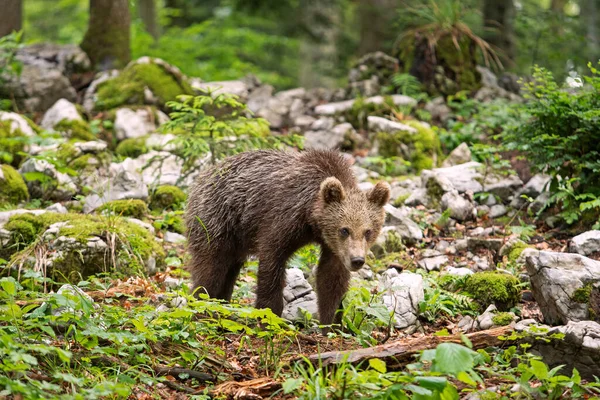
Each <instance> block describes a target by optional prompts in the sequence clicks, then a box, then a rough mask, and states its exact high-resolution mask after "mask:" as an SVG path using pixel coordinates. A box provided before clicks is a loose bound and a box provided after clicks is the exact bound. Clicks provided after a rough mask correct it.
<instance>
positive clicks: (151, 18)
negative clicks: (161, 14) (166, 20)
mask: <svg viewBox="0 0 600 400" xmlns="http://www.w3.org/2000/svg"><path fill="white" fill-rule="evenodd" d="M138 9H139V13H140V18H141V19H142V21H143V22H144V26H145V27H146V30H147V31H148V33H149V34H150V35H152V37H153V38H154V40H158V37H159V36H160V32H159V27H158V17H157V15H156V0H139V2H138Z"/></svg>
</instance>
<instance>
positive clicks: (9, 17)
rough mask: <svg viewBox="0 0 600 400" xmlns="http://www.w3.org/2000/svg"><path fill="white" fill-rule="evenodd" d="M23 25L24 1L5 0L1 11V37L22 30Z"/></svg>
mask: <svg viewBox="0 0 600 400" xmlns="http://www.w3.org/2000/svg"><path fill="white" fill-rule="evenodd" d="M22 26H23V1H22V0H4V1H3V2H2V12H1V13H0V37H2V36H6V35H9V34H11V33H12V32H13V31H20V30H21V28H22Z"/></svg>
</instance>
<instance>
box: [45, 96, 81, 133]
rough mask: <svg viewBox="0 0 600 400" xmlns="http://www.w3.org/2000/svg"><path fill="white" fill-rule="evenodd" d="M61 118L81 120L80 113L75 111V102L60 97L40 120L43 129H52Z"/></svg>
mask: <svg viewBox="0 0 600 400" xmlns="http://www.w3.org/2000/svg"><path fill="white" fill-rule="evenodd" d="M62 120H67V121H82V120H83V118H81V115H79V112H78V111H77V107H75V104H73V103H71V102H70V101H69V100H67V99H60V100H58V101H57V102H56V103H54V105H53V106H52V107H50V109H49V110H48V111H46V113H45V114H44V118H43V119H42V122H41V127H42V128H44V129H52V128H54V127H55V126H56V125H57V124H58V123H59V122H61V121H62Z"/></svg>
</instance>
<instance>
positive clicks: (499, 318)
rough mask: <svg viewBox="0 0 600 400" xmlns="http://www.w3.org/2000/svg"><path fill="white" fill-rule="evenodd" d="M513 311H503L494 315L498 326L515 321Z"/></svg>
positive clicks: (493, 319) (493, 320) (495, 323)
mask: <svg viewBox="0 0 600 400" xmlns="http://www.w3.org/2000/svg"><path fill="white" fill-rule="evenodd" d="M513 317H514V315H513V313H510V312H501V313H498V314H496V315H494V316H493V317H492V322H493V323H494V325H497V326H506V325H509V324H510V323H511V322H512V321H513Z"/></svg>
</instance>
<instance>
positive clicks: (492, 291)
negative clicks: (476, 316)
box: [465, 272, 521, 311]
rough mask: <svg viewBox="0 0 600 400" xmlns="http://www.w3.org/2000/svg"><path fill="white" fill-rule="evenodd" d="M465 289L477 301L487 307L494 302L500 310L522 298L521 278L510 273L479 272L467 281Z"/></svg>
mask: <svg viewBox="0 0 600 400" xmlns="http://www.w3.org/2000/svg"><path fill="white" fill-rule="evenodd" d="M465 290H466V291H467V292H468V293H470V294H472V295H473V298H474V299H475V301H477V303H478V304H479V305H480V306H481V307H482V308H485V307H487V306H489V305H490V304H492V303H493V304H494V305H495V306H496V307H497V308H498V310H500V311H506V310H508V309H510V308H511V307H514V306H515V305H516V304H517V303H518V302H519V300H520V298H521V290H520V289H519V280H518V279H517V278H516V277H514V276H512V275H508V274H502V273H497V272H477V273H475V274H473V275H470V276H469V277H468V279H467V280H466V282H465Z"/></svg>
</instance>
